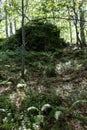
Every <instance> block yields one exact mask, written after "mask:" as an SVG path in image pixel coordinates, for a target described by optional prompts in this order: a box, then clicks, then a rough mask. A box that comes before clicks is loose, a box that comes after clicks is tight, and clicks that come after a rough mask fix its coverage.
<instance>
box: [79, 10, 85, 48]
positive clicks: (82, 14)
mask: <svg viewBox="0 0 87 130" xmlns="http://www.w3.org/2000/svg"><path fill="white" fill-rule="evenodd" d="M79 11H80V37H81V47H82V48H83V47H84V46H85V45H86V39H85V33H84V22H83V21H84V13H83V11H82V9H81V8H79Z"/></svg>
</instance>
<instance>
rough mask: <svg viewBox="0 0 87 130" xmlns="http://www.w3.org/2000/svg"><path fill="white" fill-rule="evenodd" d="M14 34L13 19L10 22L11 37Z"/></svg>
mask: <svg viewBox="0 0 87 130" xmlns="http://www.w3.org/2000/svg"><path fill="white" fill-rule="evenodd" d="M12 34H13V25H12V18H11V20H10V36H11V35H12Z"/></svg>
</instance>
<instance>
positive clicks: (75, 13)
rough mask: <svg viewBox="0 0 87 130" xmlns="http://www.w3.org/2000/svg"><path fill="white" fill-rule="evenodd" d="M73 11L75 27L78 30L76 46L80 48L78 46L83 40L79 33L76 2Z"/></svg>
mask: <svg viewBox="0 0 87 130" xmlns="http://www.w3.org/2000/svg"><path fill="white" fill-rule="evenodd" d="M73 11H74V16H75V21H74V25H75V30H76V44H77V46H78V44H79V43H80V44H81V40H80V38H79V32H78V26H77V25H78V14H77V12H76V9H75V1H74V0H73Z"/></svg>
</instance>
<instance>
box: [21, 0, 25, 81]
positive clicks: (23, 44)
mask: <svg viewBox="0 0 87 130" xmlns="http://www.w3.org/2000/svg"><path fill="white" fill-rule="evenodd" d="M24 53H25V30H24V0H22V68H21V77H22V78H23V79H24V70H25V57H24Z"/></svg>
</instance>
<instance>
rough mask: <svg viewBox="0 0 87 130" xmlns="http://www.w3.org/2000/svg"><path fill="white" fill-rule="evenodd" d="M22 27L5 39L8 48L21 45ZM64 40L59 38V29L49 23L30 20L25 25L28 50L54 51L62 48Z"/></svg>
mask: <svg viewBox="0 0 87 130" xmlns="http://www.w3.org/2000/svg"><path fill="white" fill-rule="evenodd" d="M21 45H22V28H20V29H19V30H17V32H16V34H15V35H12V36H11V37H9V38H8V39H7V40H6V46H7V48H8V49H11V50H12V49H14V48H16V47H21ZM64 46H65V42H64V40H63V39H62V38H60V29H58V28H57V26H55V25H53V24H51V23H48V22H46V23H44V22H39V21H37V22H35V21H31V22H29V23H27V24H26V25H25V48H26V50H30V51H54V50H55V49H56V48H63V47H64Z"/></svg>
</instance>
